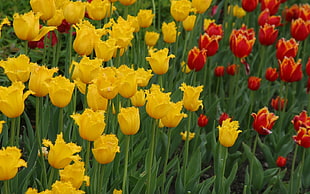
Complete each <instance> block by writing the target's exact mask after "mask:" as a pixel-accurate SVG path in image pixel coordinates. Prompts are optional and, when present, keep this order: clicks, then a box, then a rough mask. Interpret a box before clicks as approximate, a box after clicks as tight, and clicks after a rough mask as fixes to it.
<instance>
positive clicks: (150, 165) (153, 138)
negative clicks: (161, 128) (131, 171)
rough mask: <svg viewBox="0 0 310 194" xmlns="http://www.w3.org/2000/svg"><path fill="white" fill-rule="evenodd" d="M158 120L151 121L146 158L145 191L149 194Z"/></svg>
mask: <svg viewBox="0 0 310 194" xmlns="http://www.w3.org/2000/svg"><path fill="white" fill-rule="evenodd" d="M157 124H158V121H157V120H155V121H154V122H153V127H152V134H151V143H150V148H149V149H150V152H149V153H150V154H149V158H148V161H149V162H148V163H147V185H146V186H147V188H146V190H147V193H148V194H151V193H152V191H151V185H152V181H151V178H152V165H153V159H154V149H155V136H156V127H157Z"/></svg>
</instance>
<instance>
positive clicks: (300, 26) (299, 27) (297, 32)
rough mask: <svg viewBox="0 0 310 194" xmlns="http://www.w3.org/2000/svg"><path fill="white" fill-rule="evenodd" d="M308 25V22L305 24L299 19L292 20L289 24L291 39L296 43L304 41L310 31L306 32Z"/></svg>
mask: <svg viewBox="0 0 310 194" xmlns="http://www.w3.org/2000/svg"><path fill="white" fill-rule="evenodd" d="M308 25H309V21H308V22H306V21H304V20H303V19H301V18H298V19H297V20H293V21H292V23H291V35H292V37H293V38H295V39H296V40H298V41H303V40H305V39H306V38H307V37H308V35H309V34H310V31H309V30H308Z"/></svg>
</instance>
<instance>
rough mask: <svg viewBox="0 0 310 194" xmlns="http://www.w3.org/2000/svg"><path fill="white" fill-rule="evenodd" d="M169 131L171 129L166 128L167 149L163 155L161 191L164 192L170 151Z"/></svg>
mask: <svg viewBox="0 0 310 194" xmlns="http://www.w3.org/2000/svg"><path fill="white" fill-rule="evenodd" d="M171 131H172V129H168V140H167V149H166V157H165V163H164V170H163V182H162V193H164V192H165V183H166V174H167V164H168V160H169V152H170V141H171Z"/></svg>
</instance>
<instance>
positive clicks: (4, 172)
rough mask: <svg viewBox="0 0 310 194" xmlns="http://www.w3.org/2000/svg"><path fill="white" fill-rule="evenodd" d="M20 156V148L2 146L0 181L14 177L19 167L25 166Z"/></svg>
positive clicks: (0, 153) (0, 152) (0, 151)
mask: <svg viewBox="0 0 310 194" xmlns="http://www.w3.org/2000/svg"><path fill="white" fill-rule="evenodd" d="M21 156H22V154H21V150H20V149H18V148H17V147H6V148H5V147H2V149H1V150H0V181H5V180H9V179H12V178H14V177H15V176H16V174H17V172H18V168H19V167H22V166H24V167H27V163H26V162H25V161H24V160H23V159H21Z"/></svg>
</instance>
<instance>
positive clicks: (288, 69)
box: [279, 57, 302, 82]
mask: <svg viewBox="0 0 310 194" xmlns="http://www.w3.org/2000/svg"><path fill="white" fill-rule="evenodd" d="M279 70H280V78H281V80H282V81H284V82H296V81H299V80H301V78H302V65H301V60H300V59H299V60H298V61H297V62H295V60H294V58H293V57H290V58H287V57H284V59H283V61H282V62H280V61H279Z"/></svg>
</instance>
